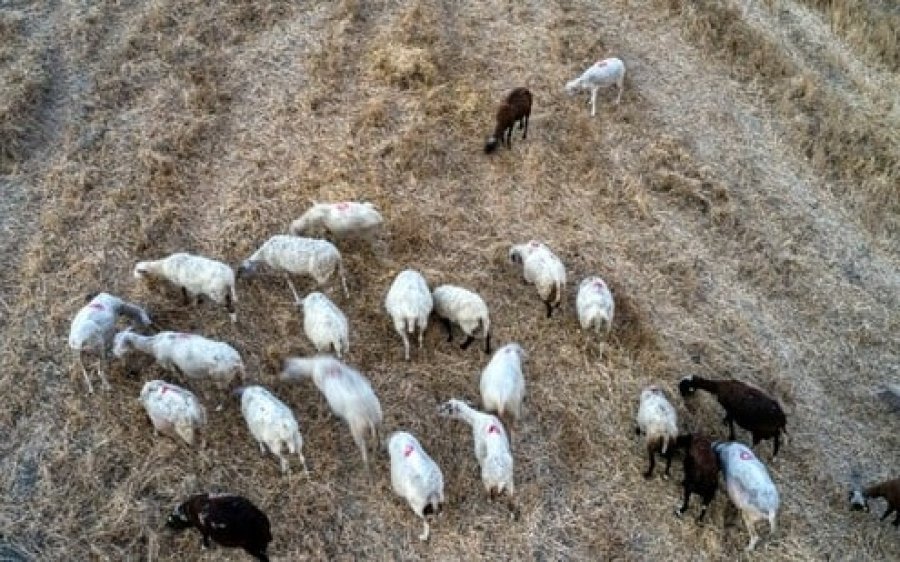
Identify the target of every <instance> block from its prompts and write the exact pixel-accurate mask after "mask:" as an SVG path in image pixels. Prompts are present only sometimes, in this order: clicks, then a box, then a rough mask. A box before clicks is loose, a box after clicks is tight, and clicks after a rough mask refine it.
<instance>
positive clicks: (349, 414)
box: [281, 356, 382, 470]
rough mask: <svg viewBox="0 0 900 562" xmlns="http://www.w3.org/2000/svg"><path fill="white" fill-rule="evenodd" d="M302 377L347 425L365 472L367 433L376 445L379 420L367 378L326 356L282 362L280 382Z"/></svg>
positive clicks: (379, 410)
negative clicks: (309, 381)
mask: <svg viewBox="0 0 900 562" xmlns="http://www.w3.org/2000/svg"><path fill="white" fill-rule="evenodd" d="M305 377H311V378H312V380H313V383H314V384H315V385H316V388H318V389H319V392H321V393H322V394H324V395H325V400H327V401H328V406H329V407H330V408H331V411H332V412H334V414H335V415H336V416H338V417H339V418H341V419H342V420H344V421H345V422H346V423H347V425H349V426H350V434H351V435H353V441H354V442H355V443H356V446H357V447H358V448H359V452H360V453H361V454H362V459H363V464H364V465H365V467H366V469H367V470H368V467H369V456H368V448H367V445H366V434H367V433H368V434H370V435H371V437H372V439H373V440H374V441H375V443H377V442H378V427H379V426H380V425H381V420H382V415H381V403H380V402H379V401H378V397H377V396H375V392H374V391H373V390H372V385H371V384H369V381H368V379H366V378H365V377H364V376H363V375H362V374H361V373H360V372H359V371H356V370H355V369H352V368H350V367H348V366H347V365H345V364H344V363H342V362H340V361H338V360H337V359H335V358H333V357H329V356H318V357H308V358H300V357H292V358H288V359H286V360H285V362H284V368H283V369H282V372H281V380H283V381H297V380H300V379H303V378H305Z"/></svg>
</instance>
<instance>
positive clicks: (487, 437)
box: [438, 398, 515, 500]
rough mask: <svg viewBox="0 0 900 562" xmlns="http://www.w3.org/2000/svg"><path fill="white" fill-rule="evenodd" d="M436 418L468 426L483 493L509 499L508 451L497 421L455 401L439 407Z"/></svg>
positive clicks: (511, 490) (510, 460)
mask: <svg viewBox="0 0 900 562" xmlns="http://www.w3.org/2000/svg"><path fill="white" fill-rule="evenodd" d="M438 414H439V415H441V416H444V417H448V418H452V419H457V420H462V421H464V422H466V423H468V424H469V426H471V428H472V439H473V440H474V443H475V458H476V459H478V465H479V466H480V467H481V481H482V483H483V484H484V489H485V491H486V492H487V493H488V494H490V497H491V499H492V500H493V499H494V497H495V496H499V495H503V493H504V492H505V493H506V494H507V495H508V497H509V498H512V496H513V494H514V493H515V486H514V485H513V458H512V453H510V451H509V439H508V438H507V435H506V431H505V430H504V428H503V424H502V423H501V422H500V420H499V419H497V418H496V417H494V416H492V415H490V414H486V413H484V412H479V411H478V410H476V409H474V408H472V407H471V406H469V405H468V404H466V403H465V402H463V401H462V400H457V399H455V398H453V399H450V400H448V401H447V402H445V403H443V404H441V405H440V406H439V407H438Z"/></svg>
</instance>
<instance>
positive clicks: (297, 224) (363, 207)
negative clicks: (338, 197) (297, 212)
mask: <svg viewBox="0 0 900 562" xmlns="http://www.w3.org/2000/svg"><path fill="white" fill-rule="evenodd" d="M382 224H384V219H383V218H382V217H381V213H379V212H378V209H377V208H376V207H375V205H374V204H373V203H370V202H368V201H360V202H357V201H344V202H342V203H313V206H312V207H310V208H309V209H308V210H307V211H306V212H305V213H303V215H302V216H301V217H300V218H298V219H297V220H295V221H294V222H292V223H291V228H290V233H291V234H293V235H294V236H302V235H304V234H307V233H309V232H312V231H316V230H321V229H322V228H324V229H326V230H327V231H328V232H330V233H331V234H332V235H334V236H335V237H337V238H344V237H347V236H354V237H360V238H363V239H365V240H368V241H370V242H371V241H372V240H373V239H374V237H375V234H376V233H377V231H378V230H379V229H380V228H381V226H382Z"/></svg>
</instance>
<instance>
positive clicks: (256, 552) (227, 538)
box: [166, 494, 272, 562]
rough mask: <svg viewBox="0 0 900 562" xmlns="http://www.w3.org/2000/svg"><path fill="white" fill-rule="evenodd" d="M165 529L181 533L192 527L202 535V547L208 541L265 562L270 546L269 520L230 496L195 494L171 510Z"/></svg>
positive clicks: (257, 510)
mask: <svg viewBox="0 0 900 562" xmlns="http://www.w3.org/2000/svg"><path fill="white" fill-rule="evenodd" d="M166 525H167V526H168V527H170V528H172V529H176V530H182V529H187V528H188V527H196V528H197V529H198V530H199V531H200V533H202V535H203V543H202V544H203V547H204V548H209V546H210V542H209V541H210V539H212V540H214V541H215V542H216V543H218V544H220V545H222V546H225V547H229V548H243V549H244V550H245V551H247V553H248V554H250V555H251V556H253V557H254V558H256V559H257V560H260V561H261V562H268V560H269V557H268V556H267V555H266V548H267V547H268V545H269V543H270V542H272V533H271V531H270V528H269V518H268V517H266V514H265V513H263V512H262V511H260V510H259V508H257V507H256V506H255V505H253V504H252V503H250V500H248V499H247V498H244V497H241V496H236V495H232V494H196V495H193V496H191V497H190V498H189V499H188V500H187V501H185V502H184V503H182V504H181V505H179V506H178V507H176V508H175V511H173V512H172V514H171V515H169V518H168V519H167V520H166Z"/></svg>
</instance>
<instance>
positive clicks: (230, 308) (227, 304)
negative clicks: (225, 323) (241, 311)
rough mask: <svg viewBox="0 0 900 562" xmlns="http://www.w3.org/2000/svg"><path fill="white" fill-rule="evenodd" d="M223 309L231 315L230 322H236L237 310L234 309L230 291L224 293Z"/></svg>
mask: <svg viewBox="0 0 900 562" xmlns="http://www.w3.org/2000/svg"><path fill="white" fill-rule="evenodd" d="M225 310H227V311H228V315H229V316H230V317H231V322H232V323H235V322H237V312H235V310H234V301H233V300H231V293H226V294H225Z"/></svg>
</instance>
